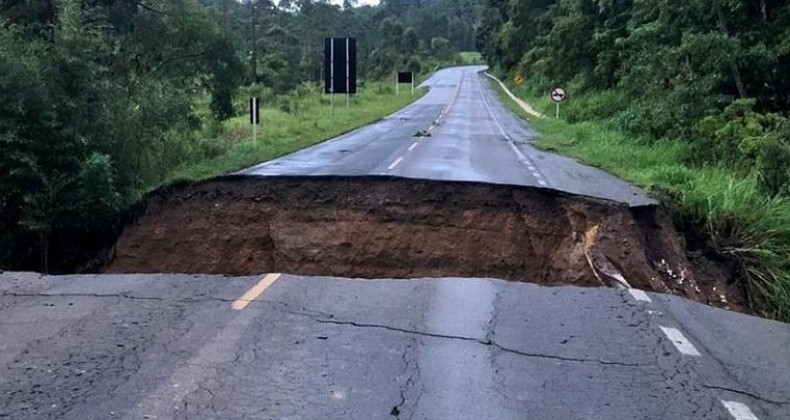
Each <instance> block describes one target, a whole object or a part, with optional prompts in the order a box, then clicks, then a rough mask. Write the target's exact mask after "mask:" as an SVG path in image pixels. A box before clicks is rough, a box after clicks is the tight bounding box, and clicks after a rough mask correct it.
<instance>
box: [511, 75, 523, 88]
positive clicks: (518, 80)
mask: <svg viewBox="0 0 790 420" xmlns="http://www.w3.org/2000/svg"><path fill="white" fill-rule="evenodd" d="M513 82H514V83H515V84H516V86H521V85H522V84H524V78H523V77H521V75H520V74H517V75H516V77H514V78H513Z"/></svg>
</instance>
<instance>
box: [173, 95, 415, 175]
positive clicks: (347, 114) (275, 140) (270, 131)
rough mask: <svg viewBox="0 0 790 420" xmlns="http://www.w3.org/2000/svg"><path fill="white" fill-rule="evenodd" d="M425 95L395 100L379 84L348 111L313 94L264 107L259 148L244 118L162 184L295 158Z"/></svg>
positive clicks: (207, 136)
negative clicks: (311, 147) (272, 160)
mask: <svg viewBox="0 0 790 420" xmlns="http://www.w3.org/2000/svg"><path fill="white" fill-rule="evenodd" d="M424 94H425V91H424V90H422V89H419V90H417V91H416V92H415V94H414V96H412V95H411V92H410V91H407V90H406V89H404V90H403V91H401V93H400V94H399V95H395V93H394V92H393V88H392V87H390V86H381V85H375V86H370V87H369V88H367V89H364V90H360V92H359V93H358V94H357V95H355V96H354V97H353V98H352V99H351V101H350V103H349V104H348V106H347V105H346V99H345V97H341V96H338V97H337V98H335V100H334V101H335V103H334V107H332V105H331V99H330V98H329V97H327V96H325V95H323V94H321V93H320V92H318V91H317V90H315V91H313V92H310V93H309V94H307V95H303V96H301V97H298V98H291V99H290V100H289V101H288V102H280V103H278V104H275V105H276V106H277V107H279V108H274V107H264V108H263V109H262V110H261V125H260V126H259V128H258V138H257V142H256V143H255V144H253V141H252V132H251V128H250V125H249V120H248V118H249V117H247V116H246V115H245V116H240V117H236V118H233V119H230V120H227V121H224V122H222V123H221V125H219V126H213V127H209V128H207V129H205V130H203V131H202V132H201V133H200V135H199V137H200V138H198V139H197V142H196V144H198V145H200V146H198V147H199V148H201V152H200V153H196V155H198V156H199V158H195V159H194V160H191V161H188V162H186V163H184V164H182V165H180V166H179V167H177V168H176V169H175V170H173V171H171V172H170V173H169V174H168V176H167V179H165V180H164V182H163V183H164V184H167V183H170V182H174V181H178V180H201V179H206V178H211V177H214V176H218V175H222V174H225V173H228V172H232V171H236V170H240V169H243V168H246V167H249V166H252V165H254V164H256V163H261V162H265V161H268V160H271V159H274V158H277V157H280V156H283V155H286V154H289V153H292V152H294V151H297V150H299V149H303V148H305V147H308V146H312V145H314V144H317V143H320V142H322V141H325V140H327V139H330V138H333V137H336V136H338V135H340V134H343V133H346V132H348V131H351V130H353V129H356V128H358V127H361V126H364V125H366V124H370V123H372V122H374V121H377V120H379V119H381V118H383V117H385V116H387V115H389V114H391V113H393V112H395V111H397V110H398V109H401V108H403V107H404V106H406V105H408V104H410V103H412V102H413V101H415V100H417V99H418V98H419V97H420V96H422V95H424Z"/></svg>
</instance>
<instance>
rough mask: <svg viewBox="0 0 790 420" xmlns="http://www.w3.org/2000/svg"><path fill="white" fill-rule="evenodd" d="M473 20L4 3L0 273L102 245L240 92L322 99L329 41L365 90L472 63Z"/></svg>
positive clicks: (144, 2)
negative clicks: (124, 213) (335, 40)
mask: <svg viewBox="0 0 790 420" xmlns="http://www.w3.org/2000/svg"><path fill="white" fill-rule="evenodd" d="M477 10H478V5H477V2H476V0H463V1H457V0H385V1H382V2H381V4H380V5H378V6H360V5H357V2H356V1H354V0H346V1H344V2H342V4H333V3H331V2H329V1H328V0H282V1H279V2H276V3H275V2H272V1H269V0H245V1H241V2H239V1H235V0H60V1H55V0H2V1H0V57H1V59H0V97H2V98H3V100H2V101H0V173H2V177H3V178H2V181H0V268H6V269H35V270H43V271H48V270H50V267H48V265H49V262H50V261H58V266H59V267H69V266H68V264H69V263H68V262H67V261H64V258H65V256H62V255H60V256H50V255H49V253H50V252H53V253H57V252H58V251H59V250H63V249H64V248H68V247H69V246H70V245H72V246H73V245H74V244H78V243H79V244H82V245H84V242H85V241H88V240H89V238H97V237H98V238H99V239H97V240H101V239H100V237H101V234H102V232H106V231H112V228H111V226H112V225H113V224H115V223H117V219H118V218H117V216H118V213H119V211H120V210H121V209H123V208H125V207H126V206H128V205H129V204H130V203H132V202H133V201H134V200H136V199H137V198H138V197H139V195H140V194H141V193H142V192H144V191H146V190H149V189H151V188H154V187H156V186H158V185H159V184H160V183H162V182H164V181H165V180H166V179H168V174H169V173H170V172H171V171H173V170H174V168H177V167H179V166H181V165H183V164H184V163H185V162H186V160H187V159H193V160H194V159H199V158H202V157H204V156H205V157H211V156H213V154H216V153H217V152H216V150H215V149H216V148H217V145H216V142H212V140H211V139H208V140H207V139H206V138H204V137H205V136H204V135H203V134H204V133H205V132H206V128H207V127H208V128H211V127H215V126H216V124H217V121H222V120H225V119H228V118H231V117H234V116H237V115H240V114H243V113H244V105H243V104H244V103H245V101H244V98H246V96H247V95H248V94H250V93H251V92H255V93H256V94H259V95H263V96H264V97H265V98H266V101H265V103H266V104H270V103H274V101H275V99H276V98H278V97H279V96H282V97H284V98H286V99H288V98H298V97H300V96H304V95H306V94H313V95H314V96H319V93H318V92H320V90H319V88H318V83H319V82H320V81H321V80H322V74H321V72H322V68H321V67H322V48H323V38H324V37H329V36H338V37H345V36H352V37H356V38H358V45H359V50H360V56H359V71H360V75H361V78H362V79H363V80H362V83H363V84H364V83H365V81H366V80H367V81H375V80H380V79H387V78H389V77H390V75H391V74H392V73H393V72H394V71H397V70H403V69H406V68H409V69H411V70H414V71H416V72H426V71H429V70H430V69H431V68H432V66H435V65H436V64H437V63H438V62H440V61H452V60H453V59H454V57H455V55H456V53H457V52H460V51H465V50H470V49H473V48H474V29H473V24H474V22H475V21H476V16H477V15H476V13H477ZM292 108H294V106H290V107H289V106H284V107H283V109H285V110H286V111H288V112H294V111H293V109H292ZM215 131H216V130H215ZM227 169H228V170H230V169H235V168H227ZM57 268H58V267H54V269H57ZM70 268H72V269H73V268H74V267H70Z"/></svg>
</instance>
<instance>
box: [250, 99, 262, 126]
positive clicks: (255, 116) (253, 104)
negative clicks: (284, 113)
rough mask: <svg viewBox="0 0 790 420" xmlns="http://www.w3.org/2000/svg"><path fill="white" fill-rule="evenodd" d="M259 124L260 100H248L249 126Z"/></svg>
mask: <svg viewBox="0 0 790 420" xmlns="http://www.w3.org/2000/svg"><path fill="white" fill-rule="evenodd" d="M260 123H261V98H250V124H255V125H260Z"/></svg>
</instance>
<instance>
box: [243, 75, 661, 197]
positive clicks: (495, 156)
mask: <svg viewBox="0 0 790 420" xmlns="http://www.w3.org/2000/svg"><path fill="white" fill-rule="evenodd" d="M484 69H485V67H481V66H469V67H455V68H449V69H444V70H441V71H439V72H437V73H436V74H435V75H434V76H433V77H432V78H431V79H430V80H428V81H426V82H425V83H424V84H423V87H427V88H429V89H430V90H429V92H428V93H427V94H426V95H425V96H424V97H422V98H420V99H419V100H418V101H416V102H415V103H414V104H412V105H410V106H408V107H406V108H404V109H402V110H401V111H399V112H397V113H395V114H393V115H391V116H389V117H387V118H384V119H383V120H381V121H379V122H377V123H375V124H371V125H369V126H366V127H363V128H361V129H358V130H356V131H353V132H351V133H348V134H346V135H343V136H340V137H337V138H335V139H332V140H330V141H328V142H325V143H321V144H319V145H316V146H313V147H310V148H307V149H304V150H301V151H299V152H296V153H293V154H291V155H288V156H285V157H282V158H280V159H276V160H273V161H270V162H266V163H262V164H260V165H257V166H254V167H252V168H249V169H246V170H244V171H242V172H241V173H242V174H246V175H253V176H278V175H292V176H300V175H312V176H317V175H349V176H354V175H389V176H400V177H408V178H420V179H433V180H445V181H479V182H488V183H497V184H511V185H527V186H535V187H544V188H553V189H557V190H562V191H566V192H569V193H572V194H579V195H586V196H592V197H597V198H603V199H607V200H613V201H619V202H624V203H628V204H630V205H632V206H640V205H650V204H655V202H654V201H653V200H651V199H649V198H648V197H646V196H645V193H644V192H643V191H642V190H640V189H638V188H635V187H633V186H631V185H629V184H628V183H626V182H624V181H622V180H620V179H618V178H616V177H614V176H612V175H609V174H607V173H606V172H603V171H601V170H598V169H595V168H591V167H589V166H585V165H582V164H579V163H578V162H576V161H575V160H573V159H569V158H566V157H562V156H558V155H554V154H551V153H546V152H542V151H540V150H538V149H536V148H535V147H534V146H533V143H534V140H535V137H536V133H535V131H534V130H533V129H532V128H531V127H530V126H529V125H528V124H527V123H526V122H525V121H524V120H523V119H521V118H519V117H517V116H515V115H513V114H512V113H511V112H510V111H509V110H508V109H507V108H505V106H504V105H503V104H502V103H501V102H500V101H499V99H498V96H497V94H496V92H495V91H494V90H493V87H492V85H491V84H490V82H489V80H488V78H487V77H485V76H484V75H483V74H482V73H481V72H482V71H483V70H484ZM338 112H342V109H339V110H338ZM420 132H423V133H430V136H417V133H420Z"/></svg>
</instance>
